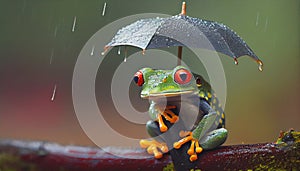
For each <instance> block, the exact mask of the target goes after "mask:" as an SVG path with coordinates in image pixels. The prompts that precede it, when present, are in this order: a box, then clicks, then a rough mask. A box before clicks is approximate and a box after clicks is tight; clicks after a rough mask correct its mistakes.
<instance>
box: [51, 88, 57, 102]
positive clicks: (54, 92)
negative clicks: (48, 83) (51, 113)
mask: <svg viewBox="0 0 300 171" xmlns="http://www.w3.org/2000/svg"><path fill="white" fill-rule="evenodd" d="M55 95H56V84H55V85H54V88H53V92H52V96H51V101H52V102H53V101H54V99H55Z"/></svg>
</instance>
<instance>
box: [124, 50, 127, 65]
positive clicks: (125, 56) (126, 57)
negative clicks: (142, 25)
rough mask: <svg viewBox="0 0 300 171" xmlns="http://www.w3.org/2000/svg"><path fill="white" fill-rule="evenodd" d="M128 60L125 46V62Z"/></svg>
mask: <svg viewBox="0 0 300 171" xmlns="http://www.w3.org/2000/svg"><path fill="white" fill-rule="evenodd" d="M126 61H127V48H126V46H125V49H124V62H126Z"/></svg>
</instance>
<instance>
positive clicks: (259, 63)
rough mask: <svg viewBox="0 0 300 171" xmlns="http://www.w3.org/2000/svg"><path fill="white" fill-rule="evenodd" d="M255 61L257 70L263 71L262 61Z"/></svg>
mask: <svg viewBox="0 0 300 171" xmlns="http://www.w3.org/2000/svg"><path fill="white" fill-rule="evenodd" d="M257 63H258V65H259V66H258V70H259V71H263V63H262V61H261V60H257Z"/></svg>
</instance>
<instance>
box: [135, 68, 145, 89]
mask: <svg viewBox="0 0 300 171" xmlns="http://www.w3.org/2000/svg"><path fill="white" fill-rule="evenodd" d="M133 80H134V82H135V83H136V85H138V86H142V85H143V84H144V77H143V73H142V72H141V71H138V72H136V73H135V74H134V77H133Z"/></svg>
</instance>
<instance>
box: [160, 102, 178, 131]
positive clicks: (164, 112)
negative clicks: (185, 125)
mask: <svg viewBox="0 0 300 171" xmlns="http://www.w3.org/2000/svg"><path fill="white" fill-rule="evenodd" d="M175 108H176V106H166V108H165V109H162V108H161V107H159V106H157V110H158V111H159V113H158V114H157V121H158V124H159V129H160V131H161V132H166V131H167V130H168V127H167V126H166V124H165V123H164V121H163V117H164V118H165V119H166V120H167V121H169V122H170V123H175V122H176V121H177V120H178V116H177V115H176V114H175V113H174V112H173V111H172V110H171V109H175Z"/></svg>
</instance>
